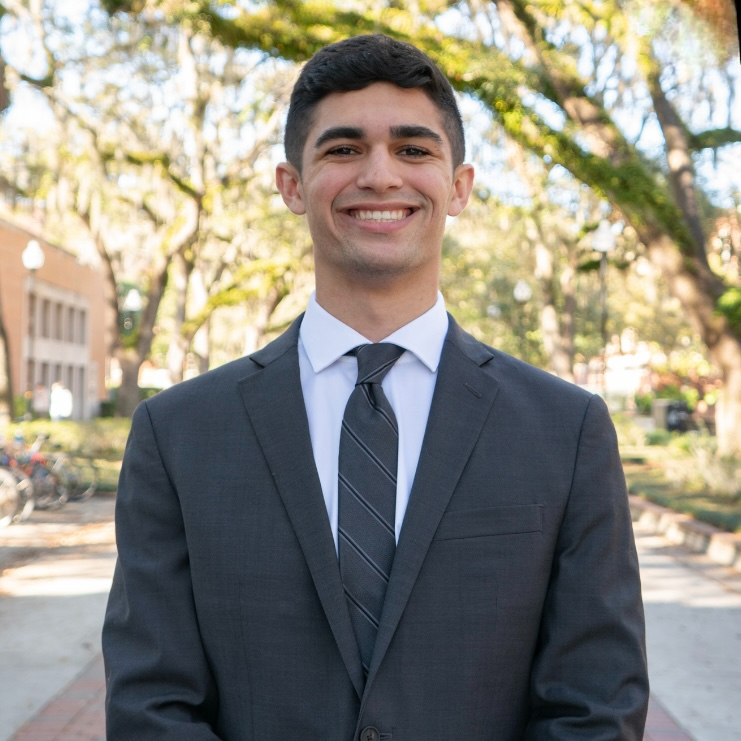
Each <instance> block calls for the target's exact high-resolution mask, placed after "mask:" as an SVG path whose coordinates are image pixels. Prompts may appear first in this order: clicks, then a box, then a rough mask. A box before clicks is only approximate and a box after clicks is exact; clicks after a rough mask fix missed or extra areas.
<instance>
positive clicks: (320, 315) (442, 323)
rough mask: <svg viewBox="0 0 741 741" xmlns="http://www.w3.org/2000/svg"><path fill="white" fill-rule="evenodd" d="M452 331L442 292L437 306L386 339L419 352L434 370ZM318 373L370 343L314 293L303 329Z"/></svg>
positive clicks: (415, 353) (305, 346)
mask: <svg viewBox="0 0 741 741" xmlns="http://www.w3.org/2000/svg"><path fill="white" fill-rule="evenodd" d="M447 332H448V315H447V314H446V312H445V301H444V299H443V296H442V294H441V293H440V292H439V291H438V294H437V301H436V302H435V305H434V306H433V307H432V308H431V309H429V310H428V311H426V312H425V313H424V314H422V316H419V317H417V318H416V319H414V320H413V321H411V322H409V324H405V325H404V326H403V327H400V328H399V329H397V330H396V331H395V332H393V333H392V334H390V335H389V336H388V337H386V338H385V339H383V340H382V342H392V343H393V344H395V345H398V346H399V347H403V348H404V349H405V350H408V351H409V352H411V353H413V354H414V355H416V357H417V358H419V360H420V361H421V362H422V363H424V364H425V365H426V366H427V367H428V368H429V369H430V370H431V371H432V372H433V373H434V372H435V371H436V370H437V366H438V365H439V363H440V353H441V352H442V349H443V343H444V342H445V335H446V334H447ZM299 337H300V338H301V343H302V344H303V346H304V350H306V355H307V357H308V358H309V362H310V363H311V367H312V368H313V370H314V373H319V372H320V371H323V370H324V369H325V368H327V367H328V366H330V365H332V363H334V362H335V361H336V360H338V359H339V358H341V357H342V356H343V355H346V354H347V353H348V352H349V351H350V350H352V349H353V348H354V347H357V346H358V345H363V344H366V343H368V342H370V340H369V339H367V338H366V337H363V335H362V334H360V333H359V332H356V331H355V330H354V329H353V328H352V327H348V326H347V324H344V323H343V322H341V321H340V320H339V319H337V318H336V317H334V316H332V315H331V314H330V313H329V312H328V311H326V310H325V309H323V308H322V307H321V306H320V305H319V304H318V303H317V301H316V294H315V293H312V294H311V298H310V299H309V305H308V306H307V307H306V313H305V314H304V318H303V320H302V322H301V329H300V330H299Z"/></svg>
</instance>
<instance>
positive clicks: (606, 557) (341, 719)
mask: <svg viewBox="0 0 741 741" xmlns="http://www.w3.org/2000/svg"><path fill="white" fill-rule="evenodd" d="M298 324H299V322H298V321H297V322H296V323H295V324H294V325H293V326H292V327H291V328H290V329H289V330H288V331H287V332H286V334H284V335H283V336H282V337H280V338H279V339H278V340H276V341H275V342H273V343H272V344H270V345H269V346H267V347H266V348H264V349H263V350H261V351H259V352H257V353H255V354H254V355H252V356H251V357H250V358H244V359H241V360H238V361H235V362H234V363H231V364H229V365H226V366H224V367H222V368H219V369H217V370H215V371H212V372H210V373H207V374H205V375H203V376H200V377H198V378H196V379H194V380H192V381H188V382H186V383H183V384H180V385H178V386H176V387H174V388H173V389H171V390H169V391H166V392H163V393H161V394H159V395H157V396H156V397H154V398H153V399H151V400H149V401H147V402H145V403H144V404H142V405H140V406H139V408H138V410H137V412H136V413H135V415H134V420H133V425H132V430H131V436H130V439H129V443H128V447H127V450H126V457H125V461H124V466H123V471H122V474H121V481H120V486H119V492H118V502H117V512H116V525H117V536H118V546H119V561H118V565H117V568H116V574H115V578H114V583H113V589H112V592H111V596H110V601H109V605H108V611H107V615H106V622H105V628H104V633H103V647H104V654H105V661H106V676H107V680H108V700H107V721H108V737H109V739H115V740H123V739H132V741H134V740H135V741H145V740H146V739H152V740H153V741H154V740H155V739H156V741H164V740H165V739H172V740H173V741H175V740H177V741H184V740H185V741H201V740H203V741H205V740H206V739H210V740H213V739H216V738H220V739H228V740H229V741H236V740H237V739H245V740H247V739H249V740H250V741H293V740H294V739H312V740H316V741H349V740H350V739H354V738H357V734H358V733H359V731H360V729H362V728H364V727H366V726H373V727H375V728H377V729H378V730H379V731H380V733H381V738H382V739H386V741H474V740H476V741H478V740H482V741H483V740H485V739H486V740H487V741H515V739H517V740H519V739H533V740H534V739H537V740H538V741H542V740H544V739H570V740H571V739H575V738H585V739H591V740H592V741H598V740H602V739H605V740H606V739H612V740H613V741H618V740H619V741H630V740H631V739H636V740H638V739H640V738H641V737H642V729H643V723H644V718H645V713H646V707H647V700H648V685H647V677H646V662H645V652H644V643H643V614H642V606H641V598H640V584H639V578H638V564H637V559H636V554H635V547H634V543H633V536H632V530H631V522H630V516H629V512H628V506H627V498H626V493H625V484H624V478H623V474H622V469H621V465H620V460H619V458H618V453H617V445H616V439H615V433H614V430H613V427H612V424H611V422H610V419H609V416H608V413H607V409H606V407H605V405H604V403H603V402H602V400H601V399H600V398H599V397H596V396H592V395H590V394H588V393H586V392H584V391H582V390H580V389H578V388H577V387H575V386H573V385H570V384H567V383H565V382H563V381H560V380H558V379H556V378H554V377H552V376H550V375H548V374H546V373H544V372H542V371H539V370H537V369H535V368H532V367H531V366H528V365H526V364H525V363H522V362H520V361H517V360H515V359H513V358H511V357H509V356H506V355H504V354H502V353H499V352H497V351H495V350H492V349H490V348H488V347H486V346H484V345H482V344H480V343H479V342H477V341H475V340H474V339H473V338H472V337H470V336H469V335H468V334H466V333H464V332H463V331H462V330H461V329H460V328H459V327H458V326H457V325H456V324H455V323H454V322H453V321H452V320H451V326H450V330H449V333H448V336H447V339H446V342H445V346H444V349H443V353H442V358H441V363H440V368H439V375H438V380H437V385H436V388H435V394H434V398H433V402H432V408H431V411H430V418H429V423H428V427H427V432H426V437H425V442H424V445H423V450H422V454H421V457H420V460H419V466H418V469H417V475H416V478H415V480H414V485H413V488H412V492H411V498H410V502H409V506H408V509H407V512H406V517H405V520H404V524H403V528H402V531H401V535H400V538H399V544H398V549H397V552H396V556H395V559H394V565H393V571H392V574H391V581H390V584H389V587H388V592H387V596H386V602H385V606H384V611H383V616H382V619H381V627H380V630H379V633H378V639H377V644H376V648H375V654H374V657H373V662H372V666H371V669H370V674H369V676H368V681H367V683H366V684H365V686H363V680H362V671H361V666H360V658H359V655H358V649H357V646H356V642H355V637H354V635H353V630H352V626H351V624H350V619H349V616H348V613H347V608H346V605H345V598H344V596H343V591H342V584H341V581H340V573H339V568H338V563H337V556H336V553H335V549H334V544H333V540H332V535H331V531H330V526H329V521H328V517H327V512H326V508H325V505H324V500H323V497H322V493H321V489H320V484H319V478H318V475H317V472H316V468H315V465H314V460H313V456H312V450H311V442H310V438H309V430H308V423H307V419H306V411H305V407H304V403H303V398H302V394H301V384H300V378H299V368H298V356H297V338H298Z"/></svg>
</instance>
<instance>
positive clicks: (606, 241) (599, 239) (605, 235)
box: [592, 219, 615, 352]
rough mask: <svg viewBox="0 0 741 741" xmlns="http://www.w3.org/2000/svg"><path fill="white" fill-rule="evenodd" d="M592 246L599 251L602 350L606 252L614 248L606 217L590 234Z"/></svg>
mask: <svg viewBox="0 0 741 741" xmlns="http://www.w3.org/2000/svg"><path fill="white" fill-rule="evenodd" d="M592 247H593V248H594V249H595V250H597V252H599V253H600V261H599V294H600V311H601V316H600V332H601V334H602V351H603V352H604V351H605V348H607V253H608V252H610V251H612V250H613V249H614V248H615V235H614V234H613V232H612V228H611V227H610V222H609V221H607V219H602V221H600V223H599V226H598V227H597V229H595V231H594V234H593V235H592Z"/></svg>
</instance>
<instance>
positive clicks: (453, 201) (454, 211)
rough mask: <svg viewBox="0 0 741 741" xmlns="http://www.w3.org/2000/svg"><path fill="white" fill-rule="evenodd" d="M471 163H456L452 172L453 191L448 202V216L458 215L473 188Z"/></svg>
mask: <svg viewBox="0 0 741 741" xmlns="http://www.w3.org/2000/svg"><path fill="white" fill-rule="evenodd" d="M473 175H474V173H473V165H466V164H462V165H458V167H456V168H455V172H454V173H453V192H452V194H451V196H450V203H448V216H458V214H459V213H460V212H461V211H463V209H464V208H465V207H466V204H467V203H468V197H469V196H470V195H471V190H473Z"/></svg>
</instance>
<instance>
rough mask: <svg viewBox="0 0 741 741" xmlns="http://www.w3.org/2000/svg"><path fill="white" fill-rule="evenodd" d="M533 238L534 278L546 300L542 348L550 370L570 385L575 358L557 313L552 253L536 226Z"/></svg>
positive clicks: (544, 301) (531, 234)
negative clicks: (566, 340) (567, 343)
mask: <svg viewBox="0 0 741 741" xmlns="http://www.w3.org/2000/svg"><path fill="white" fill-rule="evenodd" d="M528 231H529V232H530V235H529V236H530V238H531V239H532V241H533V242H534V244H535V277H536V278H537V280H538V282H539V284H540V291H541V295H542V296H543V308H542V309H541V311H540V329H541V331H542V332H543V347H544V349H545V352H546V355H547V356H548V362H549V365H550V367H551V370H552V371H553V372H554V373H555V374H556V375H557V376H558V377H559V378H564V379H566V380H567V381H573V380H574V373H573V368H572V365H573V357H572V355H571V353H570V348H569V347H568V346H567V345H566V343H565V342H564V332H563V328H562V326H561V322H562V320H563V318H561V319H560V318H559V316H558V310H557V309H556V291H555V285H554V280H555V278H554V269H553V253H552V252H551V250H550V249H548V247H547V246H546V245H545V244H544V243H543V240H542V239H541V238H540V236H539V234H540V230H539V229H538V228H537V227H536V226H535V224H534V223H533V225H532V229H529V230H528Z"/></svg>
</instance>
